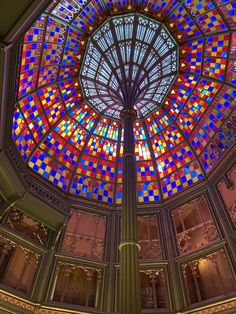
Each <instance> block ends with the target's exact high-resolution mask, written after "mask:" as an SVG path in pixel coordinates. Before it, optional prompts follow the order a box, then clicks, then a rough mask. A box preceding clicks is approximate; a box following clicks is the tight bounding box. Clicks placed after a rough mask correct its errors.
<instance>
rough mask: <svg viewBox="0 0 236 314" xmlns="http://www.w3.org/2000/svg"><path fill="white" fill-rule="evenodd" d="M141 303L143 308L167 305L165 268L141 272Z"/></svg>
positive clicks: (164, 306)
mask: <svg viewBox="0 0 236 314" xmlns="http://www.w3.org/2000/svg"><path fill="white" fill-rule="evenodd" d="M141 304H142V308H143V309H148V308H151V309H157V308H166V307H167V301H166V285H165V275H164V270H163V269H160V270H147V271H142V272H141Z"/></svg>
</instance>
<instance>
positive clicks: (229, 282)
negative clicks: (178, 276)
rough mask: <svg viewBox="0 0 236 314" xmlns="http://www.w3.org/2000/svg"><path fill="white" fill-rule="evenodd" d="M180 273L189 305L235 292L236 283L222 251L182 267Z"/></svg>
mask: <svg viewBox="0 0 236 314" xmlns="http://www.w3.org/2000/svg"><path fill="white" fill-rule="evenodd" d="M182 271H183V274H184V278H185V284H186V290H187V295H188V299H189V303H190V304H192V303H196V302H199V301H202V300H206V299H209V298H213V297H216V296H220V295H226V294H228V293H230V292H233V291H235V290H236V282H235V280H234V278H233V274H232V272H231V269H230V266H229V263H228V260H227V258H226V255H225V253H224V251H223V250H222V251H219V252H215V253H212V254H209V255H207V256H205V257H204V258H201V259H199V260H196V261H193V262H189V263H187V264H185V265H183V266H182Z"/></svg>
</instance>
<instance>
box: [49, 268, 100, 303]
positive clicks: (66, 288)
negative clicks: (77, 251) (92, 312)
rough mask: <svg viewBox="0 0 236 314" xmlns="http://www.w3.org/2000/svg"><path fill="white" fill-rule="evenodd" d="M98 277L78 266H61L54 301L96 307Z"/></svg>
mask: <svg viewBox="0 0 236 314" xmlns="http://www.w3.org/2000/svg"><path fill="white" fill-rule="evenodd" d="M97 281H98V275H97V272H96V271H93V270H89V271H87V270H85V269H83V268H82V267H78V266H72V265H70V266H64V265H62V266H60V267H59V271H58V276H57V279H56V286H55V291H54V295H53V301H57V302H60V303H69V304H75V305H81V306H86V307H95V301H96V292H97Z"/></svg>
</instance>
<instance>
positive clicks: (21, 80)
mask: <svg viewBox="0 0 236 314" xmlns="http://www.w3.org/2000/svg"><path fill="white" fill-rule="evenodd" d="M235 11H236V8H235V2H234V1H227V0H217V1H208V0H202V1H189V0H185V1H182V2H179V1H175V0H169V1H164V0H157V1H153V0H150V1H146V0H142V1H132V0H129V1H122V2H121V1H115V0H114V1H112V0H109V1H107V0H105V1H98V0H96V1H95V0H91V1H81V0H54V1H52V2H51V4H50V5H49V7H48V8H47V9H46V11H45V12H44V13H43V14H42V15H41V16H40V17H38V19H37V20H36V21H35V23H34V24H33V25H32V26H31V28H30V29H29V30H28V31H27V33H26V34H25V36H24V38H23V40H22V45H21V50H20V52H19V59H20V66H19V76H18V86H17V91H18V92H17V99H16V105H15V112H14V119H13V127H12V137H13V139H14V141H15V143H16V145H17V148H18V150H19V153H20V154H21V155H22V158H23V159H24V161H25V163H26V164H27V165H28V167H29V168H30V169H31V170H32V174H35V175H36V174H38V175H40V176H41V177H43V178H44V179H46V180H48V181H49V182H51V183H52V184H53V185H54V186H57V187H58V188H59V189H60V190H61V191H64V192H65V193H67V194H69V195H76V196H78V197H84V198H87V199H92V200H95V201H101V202H104V203H109V204H114V205H115V204H120V203H121V200H122V150H123V131H122V123H121V122H120V121H119V120H118V119H117V118H118V112H119V110H120V109H119V108H118V107H115V106H116V105H115V104H114V103H115V102H116V100H117V99H119V100H120V101H121V103H122V101H123V102H124V92H122V89H123V88H127V87H125V86H124V85H122V84H121V85H119V86H118V87H117V86H116V87H115V86H114V85H112V84H116V83H117V84H118V81H117V80H116V79H115V76H117V75H119V74H121V73H119V70H117V71H118V72H116V71H115V69H116V68H117V69H118V68H119V67H120V64H123V65H122V69H123V70H122V71H121V72H123V75H124V71H125V70H126V67H125V65H126V61H127V59H124V60H123V59H122V60H120V61H122V62H119V66H117V67H116V66H115V65H113V67H112V71H110V70H109V73H110V76H109V77H108V78H107V80H108V81H107V82H108V83H104V82H103V83H104V84H105V85H106V86H104V84H101V79H100V77H101V76H102V71H103V70H102V69H105V67H106V62H102V57H101V58H100V59H99V62H100V64H101V68H99V69H101V70H99V71H98V72H97V73H96V74H95V75H94V78H96V77H97V79H96V80H93V81H92V84H94V87H93V86H92V87H91V86H89V87H88V92H86V91H85V87H86V84H88V82H89V80H88V79H87V78H88V74H84V73H83V71H84V66H85V65H86V66H87V67H88V69H91V70H92V67H93V63H92V62H89V64H86V60H88V59H87V58H88V56H89V49H90V48H91V45H92V44H93V43H95V42H96V44H95V45H96V47H97V46H99V47H100V48H101V44H98V39H96V38H97V37H98V36H99V32H105V31H106V27H107V26H110V27H111V29H113V32H114V27H115V26H114V25H115V23H116V21H118V20H119V19H121V20H122V21H125V19H126V18H128V17H129V18H131V17H133V18H135V19H144V20H145V21H146V22H145V23H147V25H148V29H151V27H152V26H151V25H154V26H155V27H156V28H157V30H155V33H154V35H153V39H152V40H149V41H148V39H147V40H141V41H140V46H141V47H142V49H141V48H140V53H139V56H140V58H141V56H142V53H144V50H145V48H144V46H142V45H147V47H149V48H146V49H147V50H148V51H149V52H145V55H146V56H148V55H149V54H151V53H154V51H155V53H157V55H158V57H157V59H158V58H159V60H160V61H161V63H162V66H161V68H162V69H164V68H165V65H164V62H165V58H164V57H163V55H162V56H160V54H161V52H160V50H155V48H154V46H155V43H154V39H156V38H157V36H158V34H159V33H160V34H161V33H162V32H163V31H164V33H165V34H166V35H163V36H167V35H168V36H170V41H171V43H170V45H174V47H178V48H174V50H173V54H174V55H175V57H174V56H173V57H171V54H170V51H171V48H170V47H169V48H170V49H169V48H168V51H167V55H165V54H164V56H169V57H170V58H172V61H171V63H170V64H171V67H172V65H173V64H176V67H174V68H173V69H171V71H170V72H167V73H166V72H163V73H164V74H163V73H162V75H161V76H160V79H159V82H155V84H153V85H154V86H152V77H154V81H155V80H156V78H155V75H154V76H148V75H149V74H148V73H151V72H150V71H147V74H142V75H144V76H145V75H146V76H145V80H144V81H142V83H143V84H144V90H143V89H142V86H141V84H142V83H141V84H140V85H138V87H137V88H138V89H137V90H139V92H138V93H137V94H136V96H137V97H136V98H133V99H136V100H137V102H136V103H135V105H136V107H138V106H139V119H138V120H137V121H136V122H135V126H134V134H135V144H136V166H137V201H138V202H140V203H143V202H159V201H165V200H167V199H169V198H170V197H172V196H174V195H176V194H177V193H179V192H181V191H183V190H185V189H187V188H189V187H190V186H193V185H197V184H198V182H200V181H202V180H205V179H206V180H207V177H208V175H209V173H210V172H212V171H213V170H214V169H216V166H217V165H218V163H219V162H220V161H221V160H222V159H223V158H224V156H225V155H226V154H227V153H228V152H229V151H230V148H231V147H232V146H233V145H234V144H235V140H236V128H235V123H236V109H235V105H236V103H235V99H236V91H235V84H236V60H235V59H236V20H235V16H236V12H235ZM121 14H122V15H121ZM122 23H123V22H122ZM122 25H123V24H122ZM133 25H134V24H133ZM122 27H123V26H122ZM123 29H125V28H124V27H123ZM134 29H135V30H136V32H137V29H138V28H137V23H136V24H135V27H134ZM113 38H114V36H113ZM172 38H173V39H172ZM95 39H96V40H95ZM126 39H128V37H126ZM135 40H138V39H137V36H132V38H131V43H130V49H131V50H132V51H137V50H136V49H134V47H135V48H137V47H138V44H136V45H134V43H133V41H135ZM128 41H129V40H128ZM128 41H127V40H126V43H127V42H128ZM166 42H167V41H166ZM117 45H119V49H118V48H117ZM122 47H123V45H122V40H121V41H120V44H119V41H118V42H117V43H116V44H115V46H114V49H113V46H112V44H111V45H110V46H109V47H108V48H107V51H108V52H109V53H111V51H113V50H114V51H115V53H118V54H119V55H120V56H121V57H122V56H123V58H124V55H123V53H122V50H121V49H123V48H122ZM124 47H125V48H124V49H128V47H129V45H127V44H125V45H124ZM164 47H165V46H164V45H163V48H164ZM100 48H99V49H100ZM112 49H113V50H112ZM176 49H177V50H176ZM141 51H142V52H141ZM171 53H172V52H171ZM159 56H160V57H159ZM91 57H92V60H93V61H94V62H96V56H95V55H94V54H93V55H92V56H91ZM125 58H127V54H126V55H125ZM130 58H132V59H134V58H135V54H134V53H133V52H132V53H130ZM157 59H156V60H157ZM107 60H108V57H107V59H106V61H107ZM154 60H155V58H154ZM110 62H111V61H110ZM143 62H144V59H143V61H142V60H140V62H134V60H132V62H131V61H130V62H127V64H128V66H127V69H128V70H127V72H128V76H127V77H128V78H129V80H128V84H131V85H132V84H136V82H135V80H134V79H133V77H132V76H131V75H133V73H134V72H135V71H138V72H140V73H142V71H145V67H144V63H143ZM153 62H157V63H158V61H153ZM161 63H158V64H161ZM107 64H109V67H110V63H109V62H108V61H107ZM81 65H82V66H81ZM103 66H104V68H103ZM136 66H137V70H135V68H136ZM110 69H111V67H110ZM154 69H155V70H157V69H158V66H157V67H156V66H155V67H154V68H153V71H154ZM104 71H105V70H104ZM165 73H166V74H167V77H168V78H170V77H171V78H172V76H175V74H176V73H177V76H176V77H174V79H173V85H171V84H172V83H171V82H170V88H168V87H167V88H165V89H163V90H162V89H160V87H161V86H162V85H163V84H162V82H163V81H162V80H163V79H165ZM99 75H100V76H99ZM158 75H159V74H158ZM127 77H126V78H127ZM131 78H132V79H131ZM157 79H158V78H157ZM123 81H124V82H125V80H124V79H123ZM120 83H122V81H121V82H120ZM156 83H157V84H156ZM81 84H82V86H81ZM103 87H104V88H105V94H103V91H104V89H103ZM145 87H147V89H145ZM82 88H83V91H82ZM94 90H95V91H94ZM146 90H147V91H149V92H147V93H146V94H145V92H146ZM113 91H114V93H113ZM166 92H167V94H165V93H166ZM143 95H144V97H143ZM158 95H159V96H158ZM141 96H142V97H141ZM106 97H108V98H110V100H109V99H108V100H106V99H104V98H106ZM94 99H97V100H98V101H99V100H100V101H101V102H100V103H99V104H100V105H98V103H97V101H96V104H94V103H93V100H94ZM140 100H141V101H140ZM109 101H111V102H112V101H113V103H110V102H109ZM99 106H100V107H99ZM112 110H113V111H112Z"/></svg>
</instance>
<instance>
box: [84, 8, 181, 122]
mask: <svg viewBox="0 0 236 314" xmlns="http://www.w3.org/2000/svg"><path fill="white" fill-rule="evenodd" d="M177 60H178V46H177V44H176V42H175V41H174V39H173V38H172V37H171V35H170V34H169V33H168V31H167V30H166V28H165V27H164V26H163V25H162V24H161V23H160V22H157V21H153V20H151V19H149V18H147V17H145V16H143V15H140V14H131V15H125V16H118V17H114V18H110V19H109V20H108V21H106V22H105V23H104V24H103V25H102V26H101V28H100V29H99V30H98V31H96V32H95V33H94V34H93V35H92V36H91V38H90V39H89V41H88V46H87V51H86V53H85V56H84V60H83V64H82V67H81V72H80V80H81V86H82V88H83V93H84V96H85V98H86V100H87V101H88V102H89V103H90V104H91V105H92V106H93V107H94V108H95V109H96V110H97V111H99V112H101V113H102V114H103V115H106V116H110V117H113V118H118V119H119V117H120V111H121V110H122V109H123V108H124V107H134V108H135V109H136V110H137V113H138V117H139V118H143V117H145V116H147V115H148V114H150V112H152V111H153V110H154V109H156V108H157V107H159V106H160V105H161V104H162V103H163V102H164V100H165V96H166V95H167V93H168V91H169V89H170V87H171V86H172V84H173V82H174V80H175V77H176V74H177V72H178V61H177Z"/></svg>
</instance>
